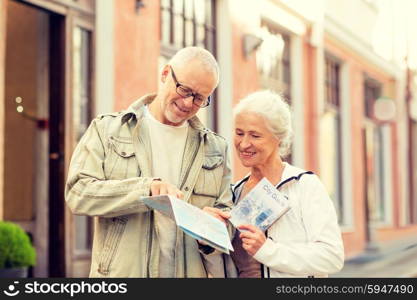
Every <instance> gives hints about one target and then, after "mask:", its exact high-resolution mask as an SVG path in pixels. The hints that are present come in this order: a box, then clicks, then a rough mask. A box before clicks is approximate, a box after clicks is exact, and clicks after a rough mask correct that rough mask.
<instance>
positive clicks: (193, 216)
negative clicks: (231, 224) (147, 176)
mask: <svg viewBox="0 0 417 300" xmlns="http://www.w3.org/2000/svg"><path fill="white" fill-rule="evenodd" d="M141 199H142V201H143V202H144V203H145V204H146V205H147V206H148V207H149V208H152V209H155V210H158V211H160V212H161V213H163V214H165V215H166V216H168V217H170V218H171V219H173V220H174V221H175V222H176V224H177V226H178V227H180V228H181V229H182V230H183V231H184V232H185V233H186V234H188V235H190V236H191V237H192V238H194V239H196V240H200V241H204V242H205V243H207V244H208V245H210V246H212V247H213V248H215V249H218V250H219V251H221V252H223V253H227V254H229V250H230V251H233V246H232V243H231V242H230V237H229V232H228V231H227V227H226V225H225V224H224V223H223V222H222V221H220V220H219V219H216V218H215V217H213V216H212V215H210V214H208V213H206V212H205V211H203V210H201V209H200V208H198V207H196V206H194V205H191V204H189V203H187V202H185V201H182V200H180V199H178V198H176V197H173V196H168V195H160V196H150V197H141Z"/></svg>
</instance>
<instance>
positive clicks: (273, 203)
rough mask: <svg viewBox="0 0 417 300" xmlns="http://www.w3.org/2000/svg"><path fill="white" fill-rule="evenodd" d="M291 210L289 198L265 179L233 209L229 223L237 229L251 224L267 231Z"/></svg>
mask: <svg viewBox="0 0 417 300" xmlns="http://www.w3.org/2000/svg"><path fill="white" fill-rule="evenodd" d="M289 209H290V205H289V201H288V198H287V197H286V196H285V195H283V194H282V193H281V192H280V191H278V190H277V189H276V188H275V187H274V185H273V184H272V183H271V182H269V180H268V179H266V178H265V177H264V178H263V179H262V180H261V181H259V182H258V184H257V185H256V186H255V187H254V188H253V189H252V190H250V191H249V193H247V195H246V196H245V197H244V198H243V199H240V200H239V201H238V203H237V204H236V206H235V207H233V209H232V210H231V211H230V214H231V217H230V219H229V221H230V222H231V223H232V224H233V226H235V227H236V228H237V227H238V226H239V225H243V224H251V225H254V226H256V227H258V228H260V229H261V230H262V231H265V230H267V229H268V228H269V227H270V226H271V225H272V224H273V223H274V222H275V221H276V220H278V219H279V218H280V217H281V216H282V215H284V214H285V213H286V212H287V211H288V210H289Z"/></svg>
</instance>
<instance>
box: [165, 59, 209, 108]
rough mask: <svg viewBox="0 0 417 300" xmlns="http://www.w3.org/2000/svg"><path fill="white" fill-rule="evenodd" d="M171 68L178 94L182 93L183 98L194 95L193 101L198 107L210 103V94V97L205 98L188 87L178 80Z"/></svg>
mask: <svg viewBox="0 0 417 300" xmlns="http://www.w3.org/2000/svg"><path fill="white" fill-rule="evenodd" d="M170 68H171V74H172V79H174V82H175V86H176V92H177V94H178V95H180V96H181V97H183V98H188V97H191V96H192V97H193V103H194V104H195V105H197V106H198V107H206V106H208V105H209V104H210V100H211V97H210V96H208V98H205V97H203V96H201V95H199V94H197V93H194V92H193V90H192V89H190V88H189V87H186V86H185V85H182V84H181V83H179V82H178V80H177V77H176V76H175V73H174V70H173V69H172V67H170Z"/></svg>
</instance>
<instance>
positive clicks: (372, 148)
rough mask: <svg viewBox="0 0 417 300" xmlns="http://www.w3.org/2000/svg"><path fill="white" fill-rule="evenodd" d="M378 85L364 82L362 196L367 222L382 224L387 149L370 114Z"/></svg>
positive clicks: (379, 129)
mask: <svg viewBox="0 0 417 300" xmlns="http://www.w3.org/2000/svg"><path fill="white" fill-rule="evenodd" d="M381 89H382V85H381V83H379V82H377V81H376V80H374V79H372V78H368V77H366V78H365V82H364V112H365V125H364V126H365V128H364V130H365V141H364V142H365V168H366V170H365V171H366V173H365V175H366V197H367V200H366V201H367V204H368V209H369V217H370V218H371V221H376V222H378V223H384V222H386V221H387V219H388V215H387V214H388V213H389V212H388V210H387V199H388V195H387V192H386V188H387V186H386V184H385V182H386V178H385V177H386V176H387V174H386V173H387V165H386V161H385V155H386V153H385V149H387V147H389V145H387V142H386V138H384V134H383V130H384V128H383V127H382V126H381V125H379V124H378V123H377V122H376V121H375V119H374V114H373V106H374V103H375V101H376V100H377V99H378V98H379V97H380V96H381Z"/></svg>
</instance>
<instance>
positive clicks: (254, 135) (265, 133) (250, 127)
mask: <svg viewBox="0 0 417 300" xmlns="http://www.w3.org/2000/svg"><path fill="white" fill-rule="evenodd" d="M266 122H267V121H266V120H265V119H264V118H263V117H261V116H260V115H258V114H255V113H250V112H242V113H240V114H239V115H237V116H236V118H235V135H234V144H235V149H236V153H237V155H238V156H239V159H240V161H241V162H242V164H243V165H244V166H245V167H249V168H252V167H261V166H263V165H267V164H269V163H271V162H273V160H275V159H276V158H277V157H278V146H279V140H278V139H277V138H276V137H275V136H274V135H273V134H272V133H271V132H270V130H269V129H268V127H267V125H266V124H267V123H266Z"/></svg>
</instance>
